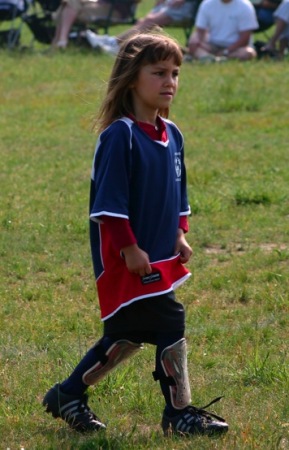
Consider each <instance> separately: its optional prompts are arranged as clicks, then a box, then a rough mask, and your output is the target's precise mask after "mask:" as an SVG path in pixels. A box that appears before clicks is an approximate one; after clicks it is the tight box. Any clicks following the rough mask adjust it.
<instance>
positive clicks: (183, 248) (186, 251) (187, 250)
mask: <svg viewBox="0 0 289 450" xmlns="http://www.w3.org/2000/svg"><path fill="white" fill-rule="evenodd" d="M178 253H179V254H180V261H181V263H182V264H185V263H187V262H188V261H189V259H190V257H191V256H192V254H193V250H192V248H191V247H190V245H189V244H188V243H187V241H186V238H185V234H184V232H183V230H181V229H180V228H179V229H178V233H177V240H176V246H175V255H177V254H178Z"/></svg>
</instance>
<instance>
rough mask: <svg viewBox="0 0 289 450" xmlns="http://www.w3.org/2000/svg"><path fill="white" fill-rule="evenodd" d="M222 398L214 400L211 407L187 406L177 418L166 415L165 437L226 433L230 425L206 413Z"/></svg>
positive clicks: (164, 424)
mask: <svg viewBox="0 0 289 450" xmlns="http://www.w3.org/2000/svg"><path fill="white" fill-rule="evenodd" d="M220 398H221V397H218V398H217V399H215V400H213V401H212V402H211V403H209V405H206V406H204V407H203V408H196V407H195V406H187V407H186V408H185V409H183V410H182V411H180V414H178V415H177V416H173V417H169V416H167V415H166V414H165V413H164V414H163V419H162V429H163V432H164V435H165V436H169V435H170V434H183V435H192V434H195V435H196V434H203V435H204V434H205V435H209V436H212V435H216V434H221V433H225V432H227V431H228V429H229V425H228V424H227V423H226V421H225V420H224V419H223V418H222V417H219V416H217V415H216V414H213V413H211V412H209V411H206V410H205V409H204V408H207V407H208V406H210V405H211V404H212V403H215V402H216V401H218V400H220Z"/></svg>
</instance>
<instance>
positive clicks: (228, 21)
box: [189, 0, 258, 61]
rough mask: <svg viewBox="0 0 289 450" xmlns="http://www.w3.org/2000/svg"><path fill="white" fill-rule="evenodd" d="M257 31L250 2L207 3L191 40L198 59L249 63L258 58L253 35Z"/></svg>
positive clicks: (211, 0) (224, 0)
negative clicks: (232, 60) (219, 59)
mask: <svg viewBox="0 0 289 450" xmlns="http://www.w3.org/2000/svg"><path fill="white" fill-rule="evenodd" d="M257 29H258V21H257V17H256V12H255V9H254V7H253V5H252V3H251V2H250V0H204V1H203V2H202V3H201V5H200V7H199V10H198V13H197V17H196V28H195V31H194V32H193V33H192V35H191V37H190V40H189V51H190V54H191V55H192V56H193V57H194V58H196V59H211V60H218V58H220V57H222V58H232V59H238V60H241V61H247V60H250V59H253V58H255V57H256V51H255V49H254V47H253V43H252V33H253V31H254V30H257Z"/></svg>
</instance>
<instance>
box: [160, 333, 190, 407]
mask: <svg viewBox="0 0 289 450" xmlns="http://www.w3.org/2000/svg"><path fill="white" fill-rule="evenodd" d="M161 364H162V367H163V370H164V372H165V375H166V377H167V382H168V384H169V389H170V397H171V402H172V406H173V407H174V408H175V409H183V408H185V407H186V406H188V405H189V404H190V402H191V390H190V384H189V376H188V367H187V344H186V339H185V338H182V339H180V340H179V341H177V342H174V344H172V345H170V346H168V347H166V348H165V349H164V350H163V351H162V354H161Z"/></svg>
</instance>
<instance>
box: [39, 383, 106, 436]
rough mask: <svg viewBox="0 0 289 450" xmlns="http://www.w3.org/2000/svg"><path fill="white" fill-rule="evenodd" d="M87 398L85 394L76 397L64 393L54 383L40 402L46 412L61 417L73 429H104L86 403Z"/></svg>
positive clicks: (80, 430) (82, 431)
mask: <svg viewBox="0 0 289 450" xmlns="http://www.w3.org/2000/svg"><path fill="white" fill-rule="evenodd" d="M87 400H88V397H87V395H83V396H82V397H76V396H74V395H68V394H64V393H63V392H62V391H61V390H60V385H59V384H56V385H55V386H53V387H52V388H51V389H50V390H49V391H48V392H47V394H46V395H45V397H44V399H43V402H42V404H43V406H44V407H45V408H46V412H47V413H51V414H52V416H53V417H55V418H57V417H61V419H63V420H64V421H65V422H67V423H68V425H69V426H70V427H71V428H72V429H73V430H76V431H79V432H80V433H85V432H86V431H99V430H104V429H106V426H105V425H104V424H103V423H102V422H101V421H100V420H99V418H98V417H97V416H96V415H95V414H94V413H93V412H92V411H91V409H90V408H89V406H88V405H87Z"/></svg>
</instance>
